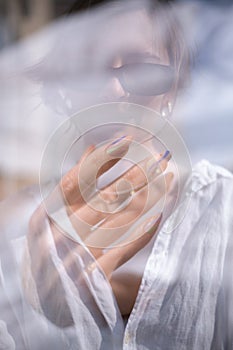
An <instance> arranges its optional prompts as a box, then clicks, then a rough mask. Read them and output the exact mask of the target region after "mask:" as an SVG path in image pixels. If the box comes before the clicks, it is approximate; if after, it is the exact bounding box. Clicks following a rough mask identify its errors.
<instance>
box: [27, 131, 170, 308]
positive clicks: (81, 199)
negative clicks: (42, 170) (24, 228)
mask: <svg viewBox="0 0 233 350" xmlns="http://www.w3.org/2000/svg"><path fill="white" fill-rule="evenodd" d="M131 141H132V139H131V137H122V138H120V139H118V140H116V141H114V142H113V143H112V144H109V145H107V146H106V145H104V146H101V147H99V148H97V149H95V147H94V146H91V147H89V148H88V149H87V151H86V152H85V153H84V155H83V156H82V158H81V159H80V161H79V162H78V164H77V165H76V166H75V167H74V168H72V169H71V170H70V171H69V172H68V173H67V174H66V175H65V176H64V177H63V178H62V180H61V182H60V184H59V190H60V192H61V193H62V196H63V200H64V203H65V206H66V212H67V215H68V217H69V220H70V221H71V223H72V225H73V227H74V229H75V230H76V231H77V234H78V235H79V236H80V237H81V239H82V240H83V242H84V243H85V244H86V245H87V247H88V249H89V250H90V252H91V253H92V255H93V256H94V257H95V259H96V260H95V262H94V263H92V265H91V266H87V268H86V269H87V271H88V272H89V273H91V271H92V270H93V269H94V268H95V267H96V265H98V266H99V267H101V268H102V270H103V271H104V273H105V274H106V276H107V278H108V280H109V282H110V283H111V285H112V288H113V291H114V293H115V296H116V299H117V301H118V305H119V308H120V310H121V312H122V314H127V313H128V312H129V311H130V310H131V308H132V306H133V303H134V300H135V298H136V294H137V288H138V287H139V284H140V281H139V280H138V278H137V279H135V280H134V281H133V280H132V281H131V283H130V286H131V289H132V288H133V290H132V291H131V293H126V291H127V290H128V289H129V287H130V286H129V283H128V281H126V283H124V282H123V281H122V283H118V282H116V281H114V280H112V278H111V276H112V272H113V271H114V270H116V269H117V268H118V267H119V266H121V265H122V264H124V263H125V262H127V261H128V260H129V259H130V258H131V257H133V256H134V255H135V254H136V253H137V252H138V251H139V250H141V249H142V248H143V247H144V246H145V245H146V244H147V243H148V242H149V241H150V239H151V238H152V237H153V235H154V234H155V233H156V231H157V228H158V226H159V223H160V221H161V217H162V214H161V213H159V214H156V215H155V216H153V217H151V218H149V219H147V220H146V221H145V222H144V223H143V224H141V225H139V226H138V227H137V228H136V229H135V231H134V232H133V233H132V234H131V235H130V236H129V237H128V238H127V239H125V240H124V241H123V243H122V244H119V245H116V246H115V247H113V248H110V249H108V246H109V245H110V244H113V243H114V242H115V241H116V240H117V239H119V238H120V237H121V236H122V235H123V234H124V233H125V232H126V231H128V229H129V228H130V227H131V226H132V225H133V224H134V223H135V222H136V221H137V220H138V219H139V218H140V217H141V216H142V215H143V214H145V213H146V212H147V211H148V210H149V209H150V208H151V207H152V206H154V205H155V204H156V202H158V201H159V199H160V198H161V197H162V196H164V194H165V193H166V192H167V191H168V188H169V186H170V183H171V181H172V177H173V175H172V174H171V173H168V174H166V175H164V176H160V177H159V178H158V175H160V174H161V173H162V172H163V171H164V170H165V169H166V167H167V162H168V160H169V159H170V155H169V153H166V154H165V156H164V157H162V156H161V155H158V154H157V155H156V154H153V155H151V157H149V158H147V159H145V160H143V161H142V162H141V163H139V164H138V165H135V166H133V167H132V168H130V169H129V170H128V171H127V172H126V173H124V174H123V175H122V176H120V177H119V178H117V179H116V180H115V181H114V182H112V183H111V184H110V185H108V186H106V187H105V188H104V189H102V190H100V191H98V192H97V193H95V191H94V190H95V188H96V185H95V184H96V179H97V178H98V177H99V176H100V175H102V174H103V173H104V172H106V171H107V170H109V169H110V168H111V167H112V166H113V165H115V164H116V163H117V162H118V161H119V160H120V159H121V158H123V157H124V156H125V155H126V153H127V151H128V149H129V146H130V143H131ZM93 193H94V195H93ZM127 199H129V201H128V200H127ZM125 201H126V205H125V207H124V209H123V210H120V209H121V206H122V204H123V203H124V202H125ZM44 215H45V213H44V212H43V209H42V207H40V208H39V209H38V210H37V212H36V213H35V214H34V216H33V218H32V220H31V228H32V229H31V230H30V231H31V233H30V234H29V245H30V247H31V248H32V249H33V250H34V254H31V256H32V259H34V261H32V263H33V264H32V266H34V273H38V271H36V266H41V264H40V263H39V259H44V260H43V263H44V264H46V261H49V256H48V243H47V242H46V235H44V234H43V233H41V234H38V229H37V225H38V222H39V221H41V218H42V217H43V216H44ZM42 221H43V220H42ZM50 226H51V229H52V233H53V236H54V241H55V243H56V245H57V246H59V244H60V243H62V242H63V241H65V240H67V238H66V237H65V236H64V235H63V234H62V231H61V229H60V228H59V227H58V226H57V225H56V224H55V223H54V222H53V221H50ZM93 227H95V230H94V231H93V230H92V228H93ZM35 244H37V249H35V247H34V248H33V245H35ZM38 248H39V251H40V256H39V254H38V253H36V252H38ZM79 249H80V246H79V244H77V246H76V248H75V249H74V250H75V252H76V253H79ZM73 253H74V251H71V250H70V251H69V252H68V253H67V254H66V256H65V259H64V260H63V263H64V266H65V267H66V268H69V267H72V265H74V266H75V259H76V258H75V254H73ZM42 265H43V264H42ZM40 269H41V268H40ZM43 271H45V269H43ZM43 271H42V273H43ZM45 275H46V276H47V278H48V281H47V282H46V277H45V278H44V281H45V283H48V284H50V288H49V289H50V290H51V291H52V288H53V285H54V281H55V280H56V281H57V280H58V279H59V277H58V276H57V275H56V274H55V276H56V278H55V279H54V278H51V276H52V274H50V277H49V275H48V274H46V273H45ZM134 291H135V293H134ZM127 298H128V299H127ZM129 298H130V300H129Z"/></svg>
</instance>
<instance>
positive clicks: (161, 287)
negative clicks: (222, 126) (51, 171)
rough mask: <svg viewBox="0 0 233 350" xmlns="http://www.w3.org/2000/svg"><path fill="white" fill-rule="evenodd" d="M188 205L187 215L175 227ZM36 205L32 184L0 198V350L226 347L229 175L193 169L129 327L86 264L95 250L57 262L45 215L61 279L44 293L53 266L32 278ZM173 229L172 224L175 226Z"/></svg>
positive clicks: (231, 305) (99, 274)
mask: <svg viewBox="0 0 233 350" xmlns="http://www.w3.org/2000/svg"><path fill="white" fill-rule="evenodd" d="M188 202H189V206H188V212H187V214H186V215H185V216H184V218H183V220H182V222H181V224H180V225H177V226H176V222H177V221H178V220H179V218H180V216H181V215H183V211H184V207H186V204H187V203H188ZM38 205H39V194H38V191H36V190H34V189H32V188H30V189H27V190H25V191H24V192H22V193H20V194H18V195H17V196H14V197H12V198H9V199H7V200H6V201H4V202H2V203H1V240H0V249H1V250H0V349H7V350H8V349H20V350H21V349H22V350H24V349H32V350H35V349H40V350H41V349H57V350H59V349H77V350H109V349H113V350H115V349H116V350H118V349H123V350H129V349H130V350H149V349H150V350H171V349H172V350H187V349H188V350H202V349H203V350H222V349H224V350H226V349H227V350H228V349H233V278H232V270H233V210H232V208H233V175H232V174H231V173H230V172H229V171H227V170H225V169H224V168H222V167H219V166H215V165H212V164H210V163H209V162H208V161H206V160H203V161H201V162H199V163H198V164H197V165H196V166H195V167H194V168H193V172H192V175H191V177H190V178H189V179H188V181H187V184H186V187H185V197H184V201H183V203H182V204H181V205H180V206H179V207H178V208H177V209H176V210H175V211H174V212H173V213H172V215H170V216H169V217H168V218H167V219H166V220H165V222H164V223H163V224H162V225H161V227H160V230H159V232H158V234H157V236H156V239H154V240H152V244H151V246H150V248H149V249H150V253H149V257H147V258H146V264H145V266H144V267H143V268H144V274H143V278H142V282H141V285H140V288H139V292H138V295H137V299H136V302H135V305H134V307H133V310H132V312H131V314H130V317H129V319H128V322H127V323H126V322H125V323H126V324H124V320H123V319H122V316H121V314H120V311H119V309H118V306H117V303H116V299H115V297H114V294H113V292H112V289H111V286H110V284H109V282H108V281H107V279H106V277H105V274H104V273H103V271H102V270H101V268H96V269H94V270H93V271H91V270H90V271H89V270H88V266H89V264H90V263H92V262H93V261H94V260H93V257H92V255H91V254H90V253H89V252H88V250H85V249H83V251H82V252H81V254H80V255H77V261H76V262H75V266H74V265H72V266H71V267H68V268H65V267H64V265H63V262H62V261H63V258H64V256H65V254H66V250H67V249H69V247H68V246H66V245H64V246H60V247H56V246H55V244H54V241H53V238H52V235H51V231H50V226H49V223H48V222H47V221H45V222H44V228H43V229H44V233H45V234H46V235H47V240H48V243H49V252H50V261H49V264H50V265H51V266H53V269H56V271H57V274H58V275H57V276H59V278H58V283H57V284H56V285H54V288H52V289H51V290H50V292H49V293H48V295H47V296H46V297H45V298H42V295H41V290H43V286H44V285H45V283H47V282H48V280H49V279H50V277H51V275H50V273H51V271H52V270H51V269H50V267H48V269H44V270H42V271H40V274H39V275H37V276H36V280H35V278H34V277H35V276H34V274H33V266H32V265H31V264H30V256H32V254H33V249H39V244H38V242H37V241H36V239H35V244H34V246H33V248H30V249H27V248H26V255H25V247H27V244H26V243H27V239H26V234H27V230H28V228H27V227H28V221H29V218H30V216H31V214H32V212H33V211H34V210H35V208H36V207H37V206H38ZM183 205H184V206H183ZM171 226H173V227H176V228H175V229H174V230H173V231H172V232H170V231H169V230H168V228H169V227H171ZM147 249H148V247H147ZM41 255H43V252H41ZM25 257H26V260H24V262H25V261H26V265H24V267H23V269H24V270H23V274H22V260H23V258H24V259H25ZM139 257H140V255H139ZM133 259H137V256H135V257H134V258H133ZM25 266H26V270H25ZM22 275H23V283H22ZM77 276H78V278H77ZM23 285H24V287H23ZM26 296H27V297H26ZM28 296H29V301H30V303H29V302H28ZM61 300H62V302H61ZM64 301H65V302H64ZM31 304H32V305H33V307H32V306H31ZM69 320H72V325H69V322H68V321H69Z"/></svg>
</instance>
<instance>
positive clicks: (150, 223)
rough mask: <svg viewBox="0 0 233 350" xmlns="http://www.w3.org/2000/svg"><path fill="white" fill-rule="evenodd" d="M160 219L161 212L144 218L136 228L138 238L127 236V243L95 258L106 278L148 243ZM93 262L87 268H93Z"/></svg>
mask: <svg viewBox="0 0 233 350" xmlns="http://www.w3.org/2000/svg"><path fill="white" fill-rule="evenodd" d="M161 219H162V214H159V215H156V216H153V217H152V218H150V219H148V220H146V222H145V223H144V224H142V225H140V226H139V227H138V229H137V230H136V236H138V237H139V238H138V239H136V240H135V239H133V241H130V239H131V238H130V237H129V239H128V241H129V242H128V243H126V244H124V245H122V246H118V247H116V248H113V249H110V250H109V251H108V252H106V253H105V254H103V255H102V256H101V257H100V258H99V259H98V260H97V263H98V264H99V265H100V266H101V268H102V269H103V271H104V272H105V274H106V276H107V277H108V278H110V277H111V273H112V272H113V271H114V270H116V269H117V268H118V267H120V266H121V265H123V264H124V263H125V262H126V261H128V260H129V259H131V258H132V257H133V256H134V255H135V254H136V253H137V252H139V251H140V250H141V249H142V248H144V247H145V245H146V244H147V243H149V241H150V240H151V238H152V237H153V235H154V234H155V233H156V231H157V229H158V227H159V224H160V221H161ZM95 264H96V263H93V266H92V267H89V270H90V269H91V268H95V266H96V265H95Z"/></svg>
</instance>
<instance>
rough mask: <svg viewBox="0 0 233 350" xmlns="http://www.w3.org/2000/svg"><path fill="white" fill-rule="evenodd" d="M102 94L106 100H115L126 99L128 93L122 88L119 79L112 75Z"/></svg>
mask: <svg viewBox="0 0 233 350" xmlns="http://www.w3.org/2000/svg"><path fill="white" fill-rule="evenodd" d="M103 96H104V99H105V100H107V101H115V100H123V99H127V97H128V93H127V92H126V91H125V90H124V89H123V86H122V85H121V83H120V81H119V79H118V78H117V77H112V78H111V80H110V81H109V83H108V84H107V86H106V89H105V91H104V93H103Z"/></svg>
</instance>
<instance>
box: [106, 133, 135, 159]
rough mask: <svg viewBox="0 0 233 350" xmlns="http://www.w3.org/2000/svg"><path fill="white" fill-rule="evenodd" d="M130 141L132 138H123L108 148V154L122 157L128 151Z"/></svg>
mask: <svg viewBox="0 0 233 350" xmlns="http://www.w3.org/2000/svg"><path fill="white" fill-rule="evenodd" d="M130 141H131V138H128V137H126V136H121V137H119V138H118V139H116V140H114V141H113V142H112V143H111V144H110V145H108V146H107V148H106V153H107V154H108V155H110V156H114V157H121V156H122V155H123V154H125V153H126V151H127V150H128V148H129V143H130Z"/></svg>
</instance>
